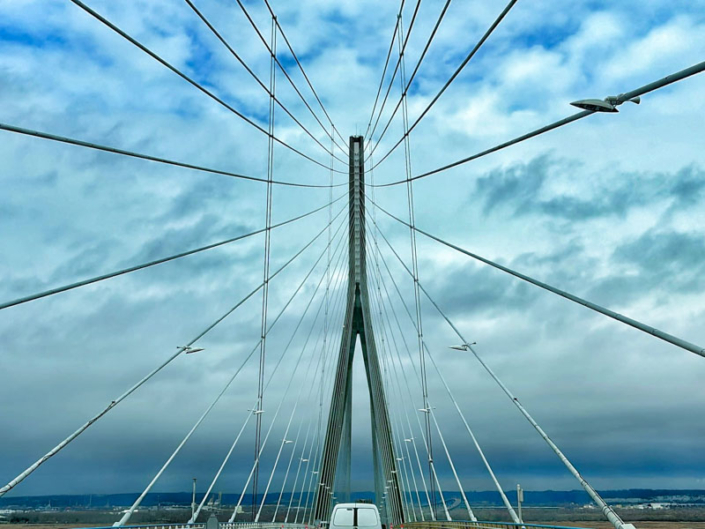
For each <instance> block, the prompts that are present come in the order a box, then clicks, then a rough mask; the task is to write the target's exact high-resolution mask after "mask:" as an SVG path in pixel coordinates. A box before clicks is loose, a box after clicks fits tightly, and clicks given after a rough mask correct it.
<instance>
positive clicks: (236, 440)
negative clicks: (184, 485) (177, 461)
mask: <svg viewBox="0 0 705 529" xmlns="http://www.w3.org/2000/svg"><path fill="white" fill-rule="evenodd" d="M253 407H254V404H253ZM251 418H252V412H251V411H248V412H247V417H246V418H245V422H244V423H242V428H240V431H239V432H238V434H237V437H235V440H234V441H233V443H232V444H231V445H230V449H229V450H228V453H227V454H226V455H225V458H224V459H223V462H222V463H221V465H220V468H218V471H217V472H216V473H215V477H214V478H213V480H212V481H211V484H210V485H208V490H206V493H205V494H204V495H203V499H202V500H201V503H199V504H198V508H197V509H196V511H195V512H194V514H193V516H192V517H191V518H190V519H189V521H188V523H190V524H192V523H195V522H196V520H198V515H199V514H201V509H203V505H204V504H205V503H206V500H207V499H208V496H209V495H210V493H211V491H212V490H213V487H214V486H215V484H216V482H217V481H218V478H219V477H220V475H221V474H222V472H223V469H224V468H225V465H226V464H227V463H228V461H229V460H230V456H231V455H232V453H233V450H235V447H236V446H237V443H238V441H239V440H240V436H241V435H242V432H243V431H244V430H245V427H246V426H247V424H248V423H249V422H250V419H251Z"/></svg>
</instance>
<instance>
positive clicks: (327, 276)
mask: <svg viewBox="0 0 705 529" xmlns="http://www.w3.org/2000/svg"><path fill="white" fill-rule="evenodd" d="M343 240H345V238H344V237H341V238H340V240H339V243H338V247H340V242H342V241H343ZM329 247H330V245H329ZM337 251H338V250H337V249H336V253H337ZM343 255H344V252H341V253H340V257H342V256H343ZM329 259H330V258H329ZM341 260H342V259H340V258H339V259H338V262H337V263H336V268H337V264H340V261H341ZM329 269H330V267H329V266H326V271H325V273H324V275H323V277H322V278H321V281H320V282H319V283H318V286H317V287H316V292H318V289H319V288H320V286H321V283H322V282H323V280H324V279H326V280H328V279H329V277H330V276H329ZM314 295H315V293H314ZM326 300H327V298H325V297H324V299H323V301H322V302H321V305H320V306H319V307H318V312H317V313H316V316H315V318H314V320H313V323H312V324H311V329H310V330H309V332H308V335H307V337H306V341H305V342H304V345H303V347H302V349H304V350H305V349H306V347H307V346H308V343H309V340H310V339H311V334H312V333H313V329H314V327H315V324H316V322H317V321H318V317H319V316H320V314H321V309H322V308H323V307H324V306H327V303H326ZM311 301H313V297H312V298H311ZM310 305H311V303H310V302H309V305H308V306H307V307H306V311H308V308H309V307H310ZM304 315H305V312H304ZM304 315H302V317H301V320H300V321H303V316H304ZM297 329H298V326H297ZM326 332H327V328H326V326H325V325H324V327H323V335H325V333H326ZM318 340H320V336H319V338H318V339H317V341H316V344H315V346H314V348H313V350H314V351H315V350H317V349H318ZM290 343H291V341H290V342H289V344H290ZM289 344H287V347H286V348H285V351H286V350H287V349H288V347H289ZM322 351H323V350H322ZM283 357H284V355H283V354H282V358H283ZM313 358H314V356H312V357H311V360H310V361H309V366H308V368H307V370H306V373H309V372H310V368H311V364H312V363H313ZM322 358H323V354H321V356H320V357H319V359H318V363H317V364H316V368H315V371H314V377H313V380H312V381H311V385H310V386H309V395H308V397H310V395H311V393H312V391H313V388H314V387H315V380H316V375H317V374H318V365H320V363H321V359H322ZM270 382H271V378H270ZM267 386H269V384H267ZM304 387H305V384H302V385H301V388H300V389H299V393H298V394H297V396H296V401H295V402H294V407H293V409H292V411H291V415H290V417H289V422H288V423H287V425H286V430H285V431H284V437H283V439H282V442H281V445H280V446H279V452H278V453H277V457H276V460H275V462H274V466H273V467H272V472H271V473H270V475H269V480H268V481H267V486H266V488H265V491H264V495H263V497H262V503H261V504H260V506H259V509H258V511H257V515H256V516H255V519H254V522H255V523H258V522H259V519H260V516H261V514H262V509H263V508H264V502H265V500H266V499H267V494H268V492H269V487H270V486H271V484H272V479H273V478H274V473H275V472H276V470H277V465H278V464H279V458H280V457H281V453H282V450H283V449H284V445H285V444H286V442H287V439H286V437H287V435H288V434H289V429H290V428H291V422H292V421H293V419H294V415H295V413H296V409H297V408H298V405H299V401H300V399H301V395H302V394H303V390H304ZM265 390H266V388H265ZM308 397H307V398H308ZM292 453H293V450H292Z"/></svg>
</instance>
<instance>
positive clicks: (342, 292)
mask: <svg viewBox="0 0 705 529" xmlns="http://www.w3.org/2000/svg"><path fill="white" fill-rule="evenodd" d="M347 263H348V262H347V260H345V264H346V265H347ZM343 278H347V271H346V273H345V274H341V275H340V276H339V279H341V280H342V279H343ZM338 299H339V301H340V302H341V303H340V305H339V307H340V312H341V315H340V320H341V321H342V320H344V315H345V311H346V308H347V304H346V303H343V302H344V301H345V300H346V299H347V288H341V289H339V298H338ZM338 328H339V327H338ZM330 351H331V352H330V354H331V355H334V354H335V343H334V342H332V341H331V347H330ZM331 362H332V360H331ZM321 379H322V380H325V381H326V382H325V383H324V384H323V385H322V386H321V392H322V394H331V392H332V388H333V383H334V377H328V378H327V379H326V377H325V371H322V372H321ZM320 417H321V413H320V412H319V421H320ZM314 443H315V444H314ZM320 448H321V433H320V428H319V432H318V435H315V440H314V441H312V442H311V446H310V448H309V453H308V457H307V458H306V459H307V460H306V468H305V470H304V476H303V479H302V482H301V490H300V492H299V501H298V505H297V507H296V516H295V518H294V523H298V521H299V514H301V515H302V516H301V522H302V523H305V522H306V512H307V511H308V505H309V500H310V499H312V498H313V497H314V494H315V493H314V494H312V485H313V479H314V476H316V475H318V474H319V472H320ZM317 465H318V466H317ZM311 466H312V467H313V468H315V469H316V470H313V469H312V470H311V472H310V474H309V468H310V467H311ZM316 484H318V480H316ZM304 490H306V501H305V502H304V501H303V498H304ZM302 503H303V504H304V507H303V511H302V510H301V504H302ZM312 514H313V509H311V515H312ZM288 516H289V513H288V511H287V517H286V518H285V521H286V520H288Z"/></svg>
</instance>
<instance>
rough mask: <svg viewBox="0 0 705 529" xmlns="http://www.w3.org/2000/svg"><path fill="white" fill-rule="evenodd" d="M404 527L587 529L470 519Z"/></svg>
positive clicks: (423, 523) (404, 525)
mask: <svg viewBox="0 0 705 529" xmlns="http://www.w3.org/2000/svg"><path fill="white" fill-rule="evenodd" d="M403 527H404V528H405V529H406V528H408V529H523V528H527V529H587V528H584V527H577V526H562V525H544V524H532V523H513V522H480V521H478V522H470V521H450V522H447V521H437V522H410V523H405V524H403Z"/></svg>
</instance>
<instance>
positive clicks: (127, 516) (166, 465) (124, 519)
mask: <svg viewBox="0 0 705 529" xmlns="http://www.w3.org/2000/svg"><path fill="white" fill-rule="evenodd" d="M341 240H343V238H341ZM326 249H327V248H326ZM323 255H325V250H324V252H323V253H322V254H321V256H320V257H319V258H318V259H317V260H316V262H315V263H314V264H313V266H312V267H311V270H310V271H309V272H308V274H306V276H305V277H304V279H303V281H302V282H301V284H300V285H299V287H298V288H297V289H296V290H295V291H294V293H293V294H292V296H291V298H290V300H291V299H293V298H294V297H296V295H297V294H298V293H299V291H300V290H301V287H302V286H303V285H304V283H306V281H307V280H308V278H309V277H310V276H311V274H312V273H313V271H314V270H315V269H316V266H318V263H319V262H320V261H321V259H322V258H323ZM323 278H325V275H324V276H323V277H322V278H321V281H319V283H318V287H320V285H321V282H322V281H323ZM318 287H316V290H315V291H314V293H313V296H312V298H311V301H313V297H315V295H316V293H317V292H318ZM309 306H310V302H309ZM288 307H289V303H286V304H285V305H284V308H283V309H282V310H281V312H279V314H278V316H277V317H276V318H275V319H274V321H272V323H271V325H270V326H269V327H268V328H267V329H266V331H265V332H264V333H263V334H264V335H265V336H266V335H267V334H269V333H270V332H271V330H272V328H273V327H274V325H276V323H277V321H279V318H280V317H281V315H282V314H284V312H285V311H286V309H287V308H288ZM307 308H308V307H307ZM304 315H305V312H304ZM296 329H297V330H298V327H297V328H296ZM261 343H262V338H260V339H259V341H258V342H257V344H256V345H255V347H254V348H253V349H252V351H250V353H249V354H248V355H247V357H246V358H245V360H244V361H243V362H242V364H241V365H240V367H238V368H237V370H236V371H235V373H234V374H233V376H232V377H231V378H230V380H228V382H227V384H226V385H225V387H224V388H223V390H222V391H221V392H220V393H219V394H218V396H217V397H216V398H215V399H214V400H213V402H212V403H211V404H210V405H209V406H208V408H206V410H205V411H204V412H203V414H202V415H201V417H200V418H199V419H198V420H197V421H196V423H195V424H194V425H193V427H192V428H191V430H189V432H188V433H187V434H186V436H185V437H184V438H183V440H182V441H181V443H180V444H179V445H178V446H177V447H176V449H175V450H174V452H173V453H172V454H171V456H169V458H168V459H167V460H166V462H165V463H164V465H162V467H161V468H160V469H159V471H158V472H157V474H156V475H155V476H154V478H153V479H152V481H150V483H149V484H148V485H147V487H146V488H145V489H144V491H143V492H142V494H140V496H139V497H138V498H137V499H136V500H135V502H134V503H133V504H132V506H131V507H130V508H129V509H128V510H127V512H126V513H125V514H124V515H123V516H122V518H121V519H120V520H119V521H117V522H115V523H114V524H113V527H121V526H124V525H125V524H126V523H127V522H128V520H129V519H130V517H131V516H132V514H133V513H134V512H135V510H136V509H137V508H138V507H139V506H140V504H141V503H142V500H144V498H145V497H146V496H147V494H148V493H149V491H150V490H152V487H153V486H154V484H155V483H156V482H157V481H158V480H159V478H160V477H161V476H162V474H163V473H164V471H165V470H166V469H167V468H169V465H170V464H171V462H172V461H173V460H174V458H175V457H176V456H177V455H178V453H179V452H180V451H181V449H182V448H183V447H184V445H185V444H186V443H187V442H188V440H189V439H190V438H191V436H192V435H193V433H194V432H195V431H196V430H197V429H198V427H199V426H200V425H201V423H202V422H203V421H204V420H205V418H206V417H207V416H208V415H209V414H210V412H211V410H213V408H214V407H215V405H216V404H217V403H218V402H219V401H220V399H221V397H222V396H223V395H224V394H225V392H226V391H227V390H228V388H229V387H230V386H231V385H232V383H233V382H234V381H235V378H236V377H237V376H238V375H239V374H240V372H241V371H242V369H243V368H244V367H245V364H247V362H248V361H249V360H250V358H252V355H253V354H254V353H255V351H257V349H258V348H259V347H260V346H261ZM284 353H286V350H285V351H284ZM284 353H282V356H283V355H284ZM273 375H274V372H273V373H272V375H271V376H273ZM238 438H239V436H238Z"/></svg>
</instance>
